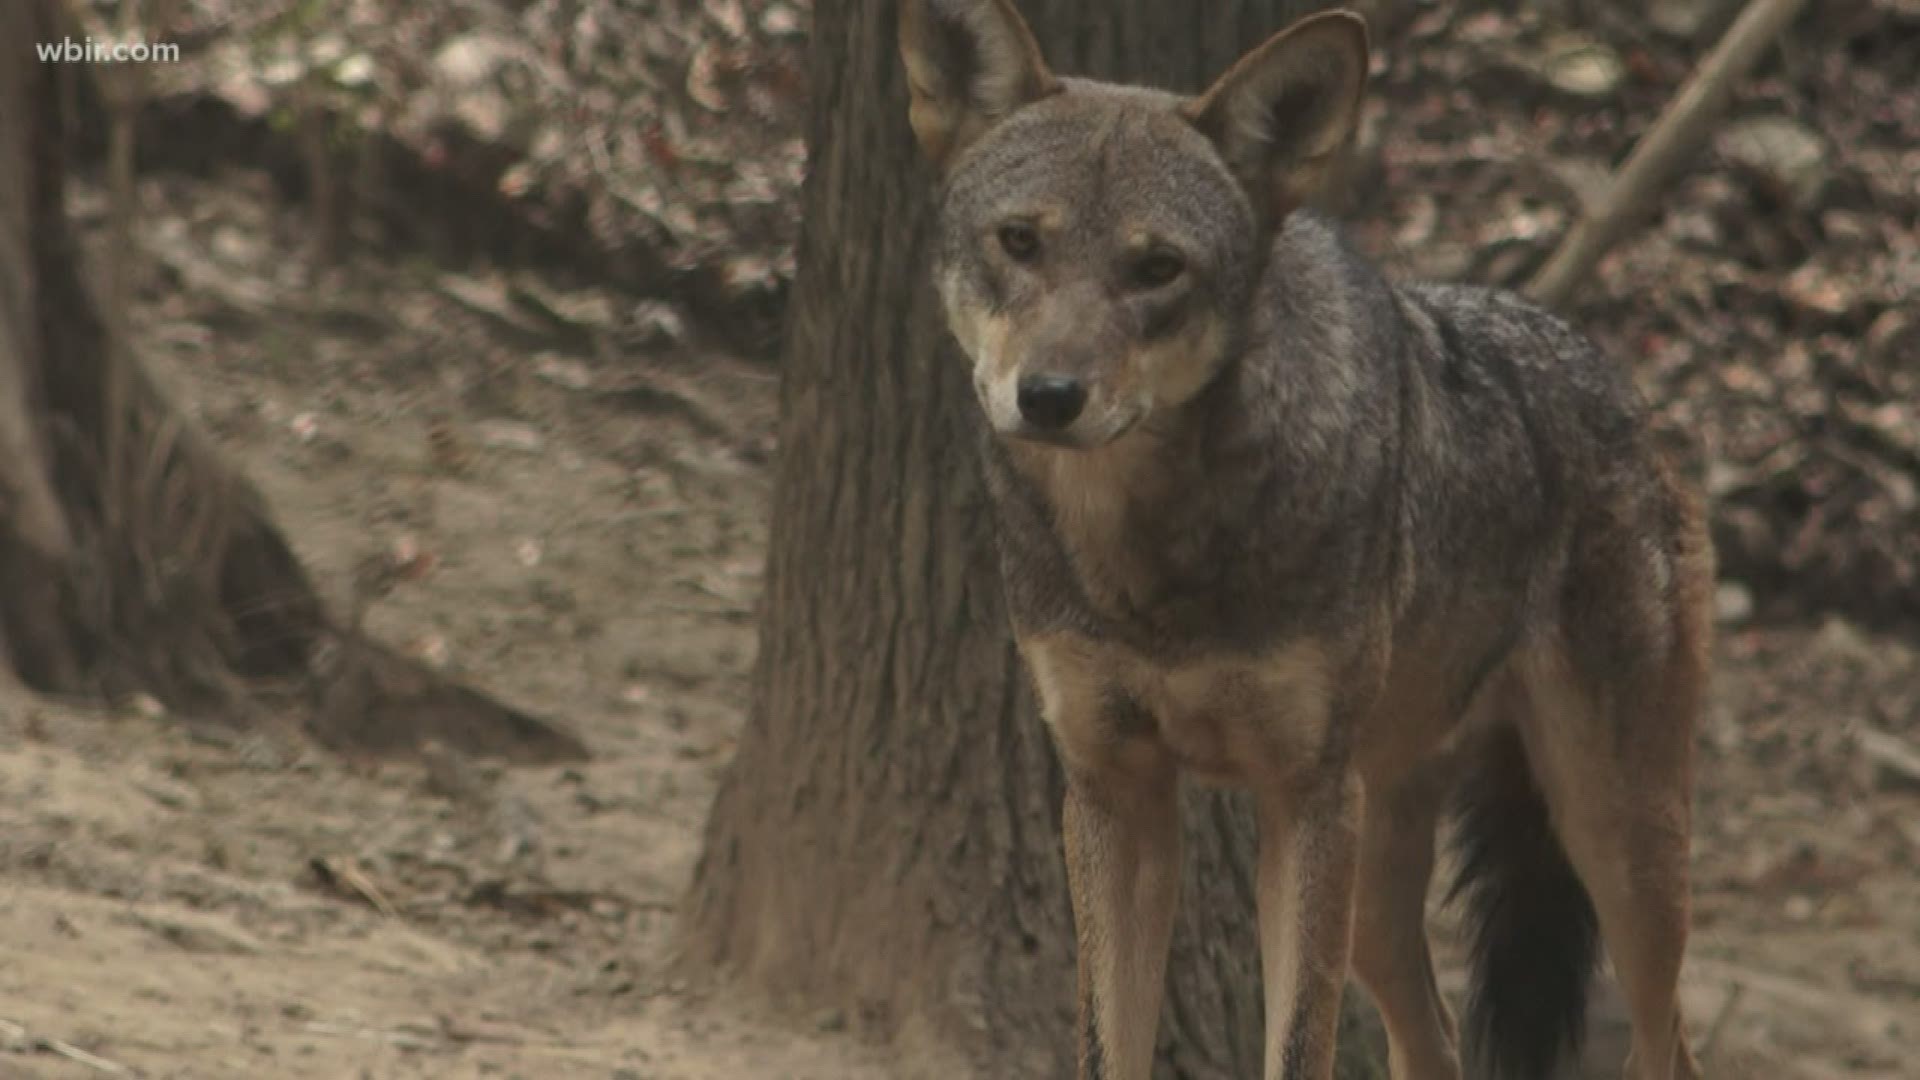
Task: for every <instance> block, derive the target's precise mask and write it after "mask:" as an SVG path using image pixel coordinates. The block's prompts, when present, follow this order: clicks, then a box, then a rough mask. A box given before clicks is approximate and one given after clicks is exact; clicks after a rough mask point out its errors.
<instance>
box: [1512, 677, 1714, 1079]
mask: <svg viewBox="0 0 1920 1080" xmlns="http://www.w3.org/2000/svg"><path fill="white" fill-rule="evenodd" d="M1676 651H1685V650H1684V648H1683V649H1680V650H1676ZM1692 663H1693V662H1692V661H1691V660H1689V659H1687V658H1685V657H1681V658H1677V659H1675V660H1673V661H1672V662H1671V663H1670V665H1669V670H1668V671H1667V672H1665V673H1664V676H1665V677H1659V676H1656V677H1654V678H1651V679H1648V680H1646V681H1644V682H1638V681H1636V682H1635V683H1629V681H1627V680H1619V681H1615V682H1611V683H1608V684H1606V685H1604V686H1602V687H1601V688H1600V689H1599V690H1598V691H1597V692H1589V691H1586V690H1585V689H1583V688H1582V687H1580V686H1578V685H1577V682H1578V680H1576V679H1574V677H1573V675H1572V671H1571V667H1570V665H1569V664H1568V663H1567V662H1566V658H1565V657H1564V655H1561V656H1556V657H1550V658H1546V659H1544V660H1542V661H1541V662H1539V663H1537V664H1535V665H1533V668H1532V670H1531V672H1530V675H1529V679H1528V684H1529V687H1528V688H1529V691H1530V693H1529V696H1530V697H1531V699H1532V704H1533V708H1531V709H1529V710H1528V713H1529V716H1528V719H1527V721H1526V722H1524V724H1523V731H1524V734H1525V738H1526V742H1527V746H1528V757H1529V758H1530V760H1531V761H1532V763H1533V767H1534V769H1535V771H1536V774H1537V778H1538V780H1539V783H1540V787H1541V791H1542V793H1543V795H1544V796H1545V798H1546V801H1547V804H1548V806H1549V807H1550V808H1551V810H1552V818H1553V822H1554V828H1555V831H1556V832H1557V833H1558V834H1559V836H1560V842H1561V844H1562V845H1564V847H1565V848H1566V851H1567V857H1568V859H1569V861H1571V862H1572V864H1573V867H1574V870H1575V872H1576V873H1577V874H1578V875H1579V877H1580V880H1581V883H1582V884H1583V885H1585V887H1586V890H1587V894H1588V895H1589V896H1590V897H1591V898H1592V900H1593V906H1594V911H1595V913H1596V915H1597V916H1598V919H1599V924H1600V936H1601V939H1602V941H1603V942H1604V943H1605V945H1606V949H1607V954H1608V956H1609V957H1611V958H1612V960H1613V968H1614V972H1615V974H1616V975H1617V976H1618V978H1619V982H1620V990H1621V994H1622V996H1623V997H1624V998H1625V999H1626V1004H1627V1010H1628V1013H1629V1016H1630V1018H1631V1020H1632V1023H1633V1042H1632V1047H1633V1048H1632V1051H1631V1053H1630V1054H1629V1055H1628V1058H1627V1066H1626V1076H1627V1077H1628V1078H1629V1080H1696V1078H1698V1077H1699V1075H1700V1070H1699V1067H1698V1066H1697V1065H1696V1064H1695V1063H1694V1060H1693V1054H1692V1052H1691V1051H1690V1050H1689V1049H1688V1046H1687V1039H1686V1033H1685V1029H1684V1026H1683V1024H1682V1022H1681V1018H1680V1005H1679V1000H1678V998H1679V981H1680V965H1681V959H1682V957H1683V955H1684V954H1685V952H1686V944H1687V920H1688V830H1689V827H1690V822H1689V818H1690V792H1689V780H1690V776H1689V774H1690V765H1689V757H1690V753H1691V750H1692V739H1693V730H1694V723H1693V710H1695V709H1696V708H1697V707H1698V699H1699V686H1698V683H1699V678H1698V675H1697V669H1696V671H1689V670H1683V669H1685V668H1687V667H1689V666H1690V665H1692Z"/></svg>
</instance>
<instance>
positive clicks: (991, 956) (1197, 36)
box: [686, 0, 1384, 1078]
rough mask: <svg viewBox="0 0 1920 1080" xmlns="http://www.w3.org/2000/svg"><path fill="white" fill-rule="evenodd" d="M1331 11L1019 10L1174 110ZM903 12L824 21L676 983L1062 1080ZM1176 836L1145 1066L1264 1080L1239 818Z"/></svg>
mask: <svg viewBox="0 0 1920 1080" xmlns="http://www.w3.org/2000/svg"><path fill="white" fill-rule="evenodd" d="M1317 6H1319V5H1313V4H1302V3H1299V2H1293V3H1288V2H1285V0H1211V2H1209V3H1205V4H1199V5H1193V4H1185V3H1181V4H1168V3H1161V2H1159V0H1125V2H1122V3H1113V2H1095V0H1024V2H1022V3H1021V4H1020V7H1021V8H1022V10H1023V12H1024V13H1025V14H1026V15H1027V16H1028V18H1029V20H1030V21H1031V23H1032V25H1033V27H1034V30H1035V33H1036V34H1037V35H1038V37H1039V40H1040V42H1041V45H1042V48H1043V49H1044V50H1045V52H1046V54H1047V56H1048V58H1049V61H1050V62H1051V63H1052V64H1053V66H1054V67H1055V69H1056V70H1058V71H1061V72H1063V73H1068V74H1091V75H1096V76H1100V77H1106V78H1113V79H1121V80H1130V81H1144V82H1152V83H1157V84H1160V85H1164V86H1169V87H1172V88H1176V89H1180V90H1184V91H1189V92H1191V91H1195V90H1198V89H1199V88H1201V87H1203V86H1204V85H1206V83H1207V82H1208V81H1210V79H1211V77H1212V76H1213V75H1215V74H1217V73H1218V72H1220V71H1223V70H1225V69H1226V67H1227V66H1228V65H1229V64H1231V63H1232V62H1233V61H1234V60H1235V59H1236V58H1237V57H1238V56H1239V55H1240V54H1241V52H1243V51H1244V50H1245V49H1246V48H1249V47H1251V46H1252V45H1254V44H1257V43H1258V42H1259V41H1260V40H1261V39H1263V38H1264V37H1265V36H1266V35H1267V34H1269V33H1270V32H1272V31H1274V30H1276V29H1278V28H1280V27H1281V26H1283V25H1284V24H1285V23H1286V22H1287V20H1288V19H1289V18H1290V17H1291V16H1294V15H1297V14H1300V13H1301V12H1302V11H1304V10H1306V9H1310V8H1312V7H1317ZM894 12H895V5H894V4H893V3H891V2H889V0H817V2H816V4H815V8H814V29H813V46H812V48H813V54H812V80H813V81H812V87H813V95H814V96H813V116H812V127H811V130H810V132H809V136H810V143H809V145H810V146H811V154H812V172H811V175H810V177H809V179H808V182H807V186H806V193H805V227H804V230H803V235H802V240H801V248H800V265H801V268H802V269H801V274H800V278H799V281H798V283H797V285H796V290H795V295H794V298H793V310H792V311H791V313H790V323H789V326H788V336H787V344H786V356H785V379H784V383H783V387H782V399H781V431H780V434H781V454H780V464H779V472H778V476H777V478H776V483H775V493H774V506H773V527H772V548H771V552H770V554H769V559H768V573H767V595H766V598H765V608H764V614H763V619H764V621H763V623H762V634H761V651H760V658H759V666H758V671H757V674H756V677H755V687H754V704H753V708H752V712H751V715H750V717H749V719H748V724H747V728H746V730H745V732H744V733H743V734H742V737H741V741H740V749H739V754H738V757H737V758H736V760H735V761H734V763H733V765H732V766H731V768H730V769H729V771H728V772H727V774H726V776H725V778H724V779H723V781H722V783H721V788H720V792H719V795H718V797H717V799H716V801H715V804H714V807H713V811H712V815H711V818H710V819H709V822H708V827H707V836H706V847H705V853H704V855H703V858H702V860H701V862H700V865H699V867H698V869H697V871H696V873H695V880H694V884H693V889H692V895H691V897H690V902H689V904H688V912H687V924H686V929H687V935H688V936H687V942H686V945H687V953H686V960H687V961H688V962H689V963H690V964H691V965H692V966H693V967H694V968H695V969H702V968H704V969H710V970H718V971H720V972H722V973H723V974H725V975H727V976H730V977H733V978H736V979H738V980H741V981H742V982H743V984H744V985H747V986H750V987H753V988H756V989H759V990H762V991H765V992H768V993H770V994H771V995H773V996H774V998H775V999H776V1000H777V1001H780V1002H783V1003H785V1004H786V1005H788V1006H789V1007H806V1008H811V1009H834V1010H844V1011H845V1012H847V1013H848V1014H849V1015H850V1016H851V1018H852V1019H853V1021H854V1022H855V1023H856V1024H858V1025H860V1026H863V1027H866V1028H869V1029H870V1030H872V1031H873V1032H874V1033H877V1034H893V1033H896V1032H897V1031H898V1030H899V1029H901V1028H902V1027H908V1028H911V1029H919V1030H928V1029H930V1030H931V1032H932V1033H933V1034H934V1035H935V1036H936V1037H938V1038H940V1039H942V1040H944V1041H946V1042H948V1043H951V1044H956V1045H958V1046H960V1047H962V1048H963V1049H964V1051H965V1052H966V1053H967V1054H968V1055H969V1056H970V1057H972V1058H974V1059H975V1061H974V1064H975V1065H976V1066H977V1067H978V1068H979V1069H981V1071H982V1073H983V1074H984V1075H995V1076H1036V1077H1038V1076H1062V1075H1069V1074H1070V1073H1071V1068H1070V1051H1071V1046H1072V1042H1073V1040H1072V1038H1071V1032H1072V978H1071V971H1072V962H1073V960H1072V933H1071V921H1070V916H1069V911H1068V903H1067V890H1066V874H1065V868H1064V863H1063V860H1062V855H1061V849H1060V807H1061V790H1062V789H1061V777H1060V773H1059V770H1058V768H1057V767H1056V765H1055V762H1054V757H1053V752H1052V748H1051V746H1050V745H1049V743H1048V739H1047V736H1046V733H1045V730H1044V728H1043V727H1042V725H1041V724H1040V722H1039V721H1038V719H1037V718H1036V716H1035V713H1034V709H1033V705H1032V703H1031V701H1030V699H1029V694H1028V688H1027V684H1026V678H1025V675H1024V673H1023V671H1022V669H1021V667H1020V663H1019V660H1018V658H1017V656H1016V655H1015V653H1014V649H1013V645H1012V638H1011V634H1010V632H1009V629H1008V626H1007V622H1006V616H1005V612H1004V609H1003V606H1002V599H1001V591H1000V583H999V580H998V573H997V569H996V566H995V559H994V555H993V547H992V541H991V527H992V526H991V522H990V521H989V513H988V507H987V504H986V496H985V492H984V491H983V488H982V483H981V479H980V475H979V469H978V461H977V458H976V439H977V437H978V429H977V427H976V424H977V423H978V420H977V414H978V406H977V405H976V403H975V401H974V399H973V395H972V392H971V390H970V388H969V386H968V380H967V378H966V375H965V369H964V364H963V362H962V361H961V360H960V359H959V358H958V356H957V353H956V350H955V348H954V347H953V346H952V344H951V343H950V342H949V340H948V338H947V335H946V332H945V330H944V328H943V324H942V321H941V319H940V317H939V315H938V312H937V305H936V302H935V299H934V297H933V294H932V288H931V285H930V282H929V281H928V274H927V267H926V263H925V259H924V253H925V247H926V243H927V240H928V238H929V233H930V229H929V226H930V215H929V200H928V193H929V192H930V190H931V186H932V183H933V177H932V176H931V175H930V173H929V172H928V170H927V169H926V168H925V167H924V166H923V165H922V163H921V162H920V160H919V156H918V154H917V152H916V150H915V148H914V146H913V144H912V140H911V137H910V135H909V133H908V129H907V124H906V113H907V110H906V94H905V85H904V78H903V74H902V71H901V68H900V63H899V60H898V59H897V55H896V51H895V49H896V47H895V37H894V34H895V23H894ZM1187 813H1188V822H1187V825H1188V847H1187V858H1188V867H1187V869H1188V875H1187V880H1186V885H1185V889H1184V892H1183V896H1182V905H1181V912H1182V914H1181V918H1180V922H1179V925H1178V928H1177V930H1176V932H1175V941H1174V956H1173V962H1172V965H1171V971H1170V976H1169V997H1168V1003H1167V1007H1166V1012H1165V1018H1164V1020H1163V1021H1162V1039H1161V1054H1160V1069H1159V1074H1160V1075H1162V1076H1170V1077H1171V1076H1179V1077H1194V1078H1200V1077H1209V1078H1211V1077H1221V1078H1225V1077H1248V1076H1256V1075H1258V1074H1259V1072H1260V1066H1259V1062H1260V1054H1259V1050H1260V1039H1261V1004H1260V991H1259V985H1258V974H1257V965H1258V959H1257V951H1256V948H1255V941H1254V931H1253V924H1252V915H1253V910H1254V897H1253V885H1252V874H1251V872H1250V852H1251V833H1252V829H1251V824H1250V818H1249V816H1248V815H1247V813H1246V810H1245V807H1244V806H1243V805H1242V803H1241V801H1240V800H1239V799H1238V798H1234V797H1226V796H1221V795H1217V794H1212V793H1193V794H1191V795H1190V796H1189V800H1188V806H1187ZM1348 1042H1350V1043H1355V1044H1357V1043H1358V1042H1359V1040H1348ZM1344 1074H1345V1075H1348V1076H1362V1075H1368V1073H1367V1072H1365V1071H1363V1070H1362V1068H1360V1067H1357V1066H1354V1065H1352V1064H1349V1065H1348V1066H1346V1067H1345V1068H1344ZM1380 1074H1382V1075H1383V1074H1384V1070H1380Z"/></svg>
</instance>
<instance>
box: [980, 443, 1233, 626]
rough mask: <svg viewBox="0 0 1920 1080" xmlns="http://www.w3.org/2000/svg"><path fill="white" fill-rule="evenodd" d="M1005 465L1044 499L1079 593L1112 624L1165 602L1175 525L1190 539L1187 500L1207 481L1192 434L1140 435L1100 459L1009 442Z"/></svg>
mask: <svg viewBox="0 0 1920 1080" xmlns="http://www.w3.org/2000/svg"><path fill="white" fill-rule="evenodd" d="M1005 453H1006V462H1007V465H1008V466H1009V467H1010V468H1011V469H1012V471H1013V472H1014V473H1015V474H1016V475H1017V476H1018V477H1019V478H1020V480H1021V481H1023V482H1024V485H1025V486H1026V487H1027V489H1028V490H1029V491H1030V492H1032V493H1033V494H1034V495H1035V496H1037V499H1038V502H1039V503H1040V504H1041V505H1042V507H1043V508H1044V510H1045V517H1046V520H1047V527H1048V531H1049V532H1051V533H1052V535H1053V537H1054V539H1055V540H1056V541H1057V542H1058V544H1059V548H1060V552H1061V554H1062V555H1063V556H1064V557H1065V559H1066V563H1067V566H1068V569H1069V570H1070V572H1071V573H1072V574H1073V576H1074V578H1075V579H1076V580H1077V582H1078V584H1079V586H1080V591H1081V593H1082V594H1083V595H1084V596H1085V597H1086V599H1087V600H1088V601H1089V602H1091V603H1092V604H1093V605H1094V606H1095V607H1097V608H1100V609H1101V610H1103V611H1105V612H1106V613H1107V614H1109V615H1118V614H1121V613H1123V612H1128V611H1140V610H1143V609H1145V608H1147V607H1150V606H1151V605H1153V604H1154V603H1156V602H1158V600H1159V599H1160V598H1161V596H1162V594H1163V593H1164V592H1165V590H1166V588H1167V586H1168V582H1169V580H1170V576H1178V574H1179V568H1178V566H1177V565H1176V564H1177V561H1178V559H1177V555H1176V553H1174V552H1170V551H1169V550H1168V549H1167V545H1166V542H1165V541H1166V538H1167V536H1168V534H1169V527H1168V525H1169V522H1172V521H1185V523H1186V526H1185V530H1174V531H1186V530H1197V529H1201V528H1204V523H1203V522H1197V521H1191V520H1188V515H1190V513H1191V506H1190V500H1189V497H1190V496H1191V495H1193V494H1194V493H1196V492H1197V490H1198V487H1199V485H1200V484H1201V483H1202V482H1203V479H1204V477H1203V476H1202V468H1201V461H1200V455H1199V449H1198V445H1197V441H1196V440H1195V439H1193V438H1192V437H1191V435H1190V433H1188V432H1187V431H1186V430H1184V429H1178V430H1173V431H1164V430H1163V431H1154V430H1135V431H1134V432H1131V433H1129V434H1128V435H1126V436H1124V437H1122V438H1121V439H1119V440H1118V441H1116V442H1114V443H1112V444H1111V445H1108V446H1104V447H1101V448H1099V449H1095V450H1062V449H1057V448H1053V447H1045V446H1040V445H1036V444H1032V443H1012V442H1010V443H1007V444H1006V445H1005Z"/></svg>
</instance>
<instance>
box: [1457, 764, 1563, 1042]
mask: <svg viewBox="0 0 1920 1080" xmlns="http://www.w3.org/2000/svg"><path fill="white" fill-rule="evenodd" d="M1454 845H1455V849H1456V851H1457V853H1458V855H1459V860H1460V869H1459V876H1458V877H1456V878H1455V879H1454V882H1453V891H1452V894H1451V895H1452V898H1453V899H1455V900H1461V899H1464V900H1465V902H1466V905H1465V916H1466V917H1465V925H1466V929H1467V933H1468V942H1469V945H1470V946H1471V948H1472V953H1473V972H1472V981H1471V989H1470V994H1469V997H1468V1004H1467V1024H1466V1030H1467V1038H1466V1041H1467V1053H1468V1057H1469V1060H1471V1061H1473V1062H1475V1067H1476V1068H1477V1069H1478V1070H1479V1075H1484V1076H1486V1077H1488V1078H1489V1080H1545V1078H1547V1077H1551V1076H1553V1075H1554V1070H1555V1067H1556V1066H1557V1065H1558V1064H1559V1062H1560V1061H1561V1059H1562V1058H1563V1057H1566V1056H1570V1055H1572V1054H1573V1053H1575V1052H1576V1051H1578V1049H1579V1047H1580V1041H1581V1038H1582V1037H1583V1035H1584V1034H1585V1027H1586V1010H1587V986H1588V983H1589V982H1590V980H1591V978H1592V975H1593V967H1594V962H1595V960H1596V959H1597V953H1596V948H1597V944H1598V940H1597V939H1598V923H1597V921H1596V919H1595V917H1594V911H1593V901H1592V899H1591V898H1589V897H1588V896H1587V891H1586V889H1585V888H1584V887H1582V886H1581V884H1580V879H1579V878H1578V877H1576V876H1575V875H1574V871H1573V865H1572V864H1571V863H1569V862H1568V861H1567V854H1566V851H1565V850H1564V849H1563V848H1562V847H1561V846H1560V841H1559V838H1558V837H1556V836H1555V835H1554V832H1553V826H1552V824H1551V822H1550V821H1549V820H1548V816H1547V806H1546V802H1545V801H1544V800H1543V799H1542V798H1541V795H1540V789H1539V787H1538V786H1536V784H1535V783H1534V779H1533V773H1532V771H1531V770H1530V769H1529V768H1528V766H1527V757H1526V752H1525V750H1524V748H1523V747H1522V746H1521V745H1520V736H1519V733H1518V732H1516V731H1513V730H1512V729H1510V728H1509V729H1504V730H1501V731H1499V732H1497V733H1495V734H1494V735H1493V737H1492V738H1491V739H1490V740H1488V743H1487V745H1486V746H1485V747H1484V749H1483V752H1482V754H1481V756H1480V758H1479V760H1478V761H1477V762H1475V764H1474V767H1473V768H1472V769H1470V770H1468V774H1467V776H1466V779H1465V783H1463V784H1462V785H1461V789H1460V801H1459V805H1458V808H1457V812H1456V829H1455V834H1454Z"/></svg>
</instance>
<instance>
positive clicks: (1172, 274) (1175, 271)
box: [1127, 251, 1187, 289]
mask: <svg viewBox="0 0 1920 1080" xmlns="http://www.w3.org/2000/svg"><path fill="white" fill-rule="evenodd" d="M1186 272H1187V264H1186V260H1184V259H1182V258H1180V256H1178V255H1175V254H1174V253H1173V252H1171V251H1155V252H1150V253H1148V254H1147V255H1144V256H1142V257H1141V258H1140V260H1139V261H1137V262H1135V263H1134V264H1133V265H1132V266H1131V267H1129V268H1128V270H1127V278H1128V280H1130V281H1132V282H1133V285H1134V287H1135V288H1138V289H1158V288H1160V287H1161V286H1163V285H1171V284H1173V283H1174V282H1175V281H1178V280H1179V279H1180V275H1181V274H1184V273H1186Z"/></svg>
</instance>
